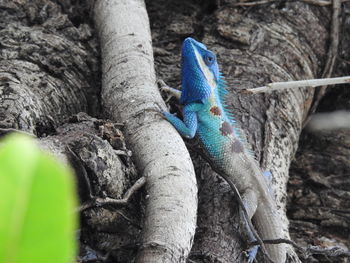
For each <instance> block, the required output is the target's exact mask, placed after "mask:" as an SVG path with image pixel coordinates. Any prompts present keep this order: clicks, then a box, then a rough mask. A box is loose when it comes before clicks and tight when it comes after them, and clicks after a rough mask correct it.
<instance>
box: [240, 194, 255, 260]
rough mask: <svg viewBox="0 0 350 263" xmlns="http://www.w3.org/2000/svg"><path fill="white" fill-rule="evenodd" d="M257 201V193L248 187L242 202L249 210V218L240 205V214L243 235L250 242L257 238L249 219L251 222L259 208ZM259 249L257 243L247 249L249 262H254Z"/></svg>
mask: <svg viewBox="0 0 350 263" xmlns="http://www.w3.org/2000/svg"><path fill="white" fill-rule="evenodd" d="M257 202H258V199H257V196H256V193H254V191H253V190H251V189H248V190H246V191H245V192H244V193H243V194H242V203H243V206H244V208H245V210H246V212H247V215H248V218H246V215H245V213H244V211H243V208H242V207H240V209H239V210H240V211H239V214H240V222H241V229H242V235H243V237H244V239H245V240H246V241H247V242H248V243H251V242H254V241H256V238H255V236H254V234H253V230H252V229H251V227H250V226H251V224H249V223H248V220H249V221H250V222H251V219H252V217H253V215H254V214H255V211H256V208H257ZM258 250H259V245H255V246H252V247H250V248H248V250H247V251H246V254H247V262H248V263H253V262H254V260H255V258H256V255H257V253H258Z"/></svg>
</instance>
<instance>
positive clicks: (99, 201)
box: [78, 176, 146, 211]
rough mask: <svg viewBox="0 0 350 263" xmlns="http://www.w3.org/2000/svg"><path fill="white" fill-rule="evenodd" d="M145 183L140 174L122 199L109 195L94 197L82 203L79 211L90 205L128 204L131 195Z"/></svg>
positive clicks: (144, 178)
mask: <svg viewBox="0 0 350 263" xmlns="http://www.w3.org/2000/svg"><path fill="white" fill-rule="evenodd" d="M145 184H146V177H144V176H142V177H140V178H139V179H138V180H137V181H136V182H135V183H134V184H133V185H132V186H131V187H130V188H129V190H128V191H127V192H126V193H125V195H124V197H123V198H122V199H115V198H110V197H105V198H102V197H96V198H94V199H93V200H91V201H90V202H86V203H85V204H82V205H81V206H79V208H78V209H79V211H84V210H86V209H89V208H91V207H95V206H104V205H121V206H125V205H127V204H128V202H129V199H130V198H131V196H132V195H133V194H134V193H135V192H137V191H138V190H139V189H140V188H142V187H143V186H144V185H145Z"/></svg>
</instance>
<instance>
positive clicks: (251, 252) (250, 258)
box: [245, 245, 259, 263]
mask: <svg viewBox="0 0 350 263" xmlns="http://www.w3.org/2000/svg"><path fill="white" fill-rule="evenodd" d="M258 250H259V246H258V245H257V246H253V247H251V248H249V249H248V250H247V251H246V252H245V253H246V256H247V258H248V260H247V263H253V262H254V260H255V258H256V254H257V253H258Z"/></svg>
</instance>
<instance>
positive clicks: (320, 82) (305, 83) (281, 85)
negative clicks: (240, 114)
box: [242, 76, 350, 94]
mask: <svg viewBox="0 0 350 263" xmlns="http://www.w3.org/2000/svg"><path fill="white" fill-rule="evenodd" d="M349 83H350V76H345V77H338V78H325V79H309V80H297V81H286V82H273V83H269V84H267V85H266V86H264V87H258V88H253V89H246V90H242V92H245V93H252V94H256V93H263V92H272V91H275V90H285V89H292V88H301V87H312V88H314V87H319V86H326V85H334V84H349Z"/></svg>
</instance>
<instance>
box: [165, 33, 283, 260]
mask: <svg viewBox="0 0 350 263" xmlns="http://www.w3.org/2000/svg"><path fill="white" fill-rule="evenodd" d="M181 78H182V79H181V82H182V83H181V85H182V89H181V91H179V90H176V89H172V88H170V87H168V90H167V91H168V92H170V93H173V94H174V95H175V97H177V98H179V100H180V104H182V105H183V109H182V113H183V120H181V119H180V118H178V117H176V116H175V115H173V114H171V113H169V112H163V116H164V117H165V118H166V119H167V120H168V121H169V122H170V123H171V124H172V125H173V126H174V127H175V128H176V130H177V131H178V132H179V133H180V134H181V135H182V136H183V137H185V138H188V139H191V138H194V137H195V136H197V137H198V138H199V141H200V143H201V145H202V147H203V148H204V151H205V154H206V157H207V158H206V159H209V160H210V162H209V163H210V165H211V166H212V168H213V169H214V171H216V172H217V173H218V174H219V175H220V176H222V177H223V178H224V179H225V180H226V181H228V182H229V183H230V186H231V184H233V185H234V186H235V187H237V189H238V191H239V193H240V194H241V197H242V202H243V205H244V207H245V210H246V214H245V215H247V216H248V218H249V220H252V222H253V224H254V225H255V227H256V229H257V231H258V233H259V236H260V237H261V238H262V239H278V238H281V235H282V228H281V226H280V219H279V215H278V213H277V208H276V204H275V201H274V199H273V197H272V195H271V193H270V192H269V188H268V185H267V181H266V179H265V178H264V176H263V173H262V171H261V170H260V166H259V164H258V162H257V160H256V159H255V157H254V154H253V153H252V151H251V150H250V149H251V147H249V144H248V142H247V140H246V138H245V135H244V134H243V132H242V130H241V129H240V127H239V126H238V124H237V123H236V122H235V120H234V116H233V114H232V112H231V111H229V110H228V109H227V106H226V104H225V95H226V94H227V93H228V91H227V89H226V83H225V80H224V77H223V75H222V74H221V73H220V70H219V66H218V62H217V58H216V55H215V53H214V52H212V51H210V50H208V49H207V47H206V46H205V45H204V44H202V43H200V42H198V41H196V40H194V39H193V38H190V37H188V38H186V39H185V40H184V41H183V44H182V54H181ZM231 188H232V186H231ZM241 215H242V213H241ZM247 231H248V233H245V235H246V236H247V238H248V239H249V240H248V241H249V242H253V241H256V239H255V237H256V236H255V237H254V235H253V234H252V233H250V232H249V230H247ZM257 250H258V246H255V247H252V248H251V249H250V251H249V253H248V262H253V261H254V259H255V257H256V253H257ZM266 250H267V252H268V255H269V257H270V258H271V259H272V261H273V262H275V263H284V262H285V261H286V247H285V245H284V244H278V245H277V244H273V245H272V244H270V245H266Z"/></svg>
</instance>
